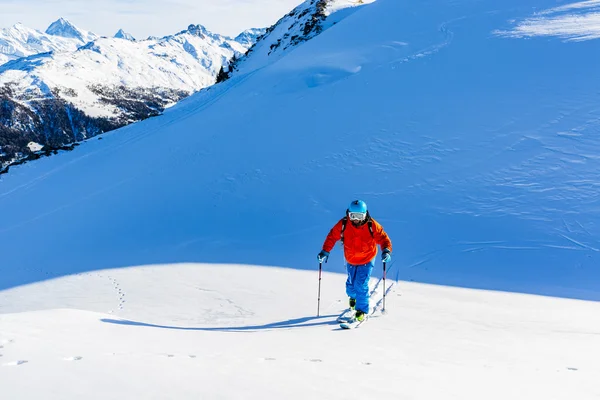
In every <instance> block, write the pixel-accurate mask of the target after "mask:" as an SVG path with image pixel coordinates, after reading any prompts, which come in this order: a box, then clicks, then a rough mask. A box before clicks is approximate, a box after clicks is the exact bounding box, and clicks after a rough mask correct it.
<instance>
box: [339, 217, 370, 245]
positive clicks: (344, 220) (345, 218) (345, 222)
mask: <svg viewBox="0 0 600 400" xmlns="http://www.w3.org/2000/svg"><path fill="white" fill-rule="evenodd" d="M347 223H348V210H346V216H345V217H344V218H342V234H341V237H340V241H341V242H342V243H344V231H345V230H346V224H347ZM367 225H368V226H369V232H370V233H371V237H375V235H374V234H373V221H372V220H371V216H370V215H369V212H368V211H367Z"/></svg>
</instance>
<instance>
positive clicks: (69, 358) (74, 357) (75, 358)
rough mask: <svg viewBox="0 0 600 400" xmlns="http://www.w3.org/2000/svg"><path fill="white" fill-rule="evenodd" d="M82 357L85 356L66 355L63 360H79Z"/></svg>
mask: <svg viewBox="0 0 600 400" xmlns="http://www.w3.org/2000/svg"><path fill="white" fill-rule="evenodd" d="M82 358H83V357H81V356H73V357H65V358H63V360H65V361H79V360H81V359H82Z"/></svg>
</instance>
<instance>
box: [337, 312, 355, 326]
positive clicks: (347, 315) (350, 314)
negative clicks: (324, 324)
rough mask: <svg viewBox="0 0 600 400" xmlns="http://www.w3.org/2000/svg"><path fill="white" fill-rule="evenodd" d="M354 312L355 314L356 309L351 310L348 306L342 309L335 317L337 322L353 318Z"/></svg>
mask: <svg viewBox="0 0 600 400" xmlns="http://www.w3.org/2000/svg"><path fill="white" fill-rule="evenodd" d="M354 314H356V310H352V309H350V308H348V309H346V310H344V312H343V313H341V314H340V315H338V317H337V319H336V320H337V322H340V323H341V322H349V321H352V320H353V319H354Z"/></svg>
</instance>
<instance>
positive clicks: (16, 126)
mask: <svg viewBox="0 0 600 400" xmlns="http://www.w3.org/2000/svg"><path fill="white" fill-rule="evenodd" d="M48 32H50V33H53V34H60V35H64V36H71V37H75V36H77V37H86V36H85V35H86V33H85V32H84V31H80V30H77V29H76V28H74V27H73V26H72V25H70V24H68V23H66V21H64V20H60V23H59V22H57V23H55V24H53V25H52V26H51V27H50V28H49V29H48ZM248 45H249V43H247V42H246V44H241V43H239V42H238V41H236V40H234V39H231V38H228V37H224V36H221V35H217V34H213V33H211V32H209V31H207V30H206V28H204V27H203V26H201V25H190V26H189V27H188V29H187V30H184V31H181V32H179V33H177V34H175V35H172V36H167V37H164V38H161V39H157V40H144V41H131V40H121V39H120V38H99V39H96V40H94V41H92V42H89V43H88V44H86V45H84V46H81V47H79V48H78V49H77V50H76V51H75V52H61V53H46V54H38V55H34V56H30V57H25V58H21V59H17V60H14V61H12V62H9V63H6V64H4V65H2V66H0V99H2V100H3V101H4V102H5V104H6V106H5V107H4V108H3V109H2V110H1V111H0V121H1V122H2V124H1V125H0V147H1V148H2V152H1V153H2V154H3V155H0V162H1V163H2V164H1V165H0V171H1V170H2V168H1V167H7V166H8V165H10V164H11V163H14V162H19V161H23V160H29V159H32V158H38V157H39V154H34V153H32V152H31V151H30V150H29V146H28V144H29V143H32V142H33V143H37V144H40V145H43V146H46V149H45V153H44V154H48V152H53V151H55V150H56V149H60V148H64V146H67V145H70V144H71V143H73V142H77V141H80V140H83V139H86V138H89V137H93V136H95V135H97V134H99V133H102V132H106V131H109V130H112V129H116V128H118V127H121V126H124V125H126V124H129V123H131V122H135V121H138V120H141V119H145V118H148V117H150V116H155V115H158V114H160V113H161V112H162V111H163V110H164V109H165V108H166V107H169V106H170V105H172V104H174V103H176V102H177V101H179V100H181V99H182V98H184V97H186V96H188V95H189V94H191V93H193V92H195V91H198V90H200V89H202V88H205V87H207V86H209V85H211V84H213V83H214V81H215V77H216V74H217V72H218V71H219V69H220V68H221V65H223V64H224V63H226V62H227V61H228V60H229V59H230V58H232V57H233V56H235V55H237V56H239V55H241V54H243V53H244V52H246V50H247V47H246V46H248Z"/></svg>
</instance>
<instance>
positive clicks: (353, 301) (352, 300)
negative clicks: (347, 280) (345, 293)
mask: <svg viewBox="0 0 600 400" xmlns="http://www.w3.org/2000/svg"><path fill="white" fill-rule="evenodd" d="M348 304H349V305H350V309H351V310H354V307H356V299H353V298H350V300H349V301H348Z"/></svg>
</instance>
